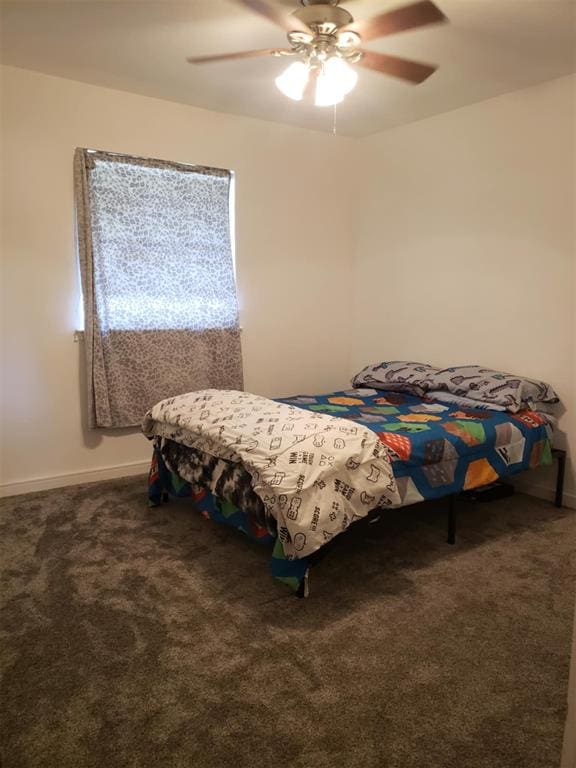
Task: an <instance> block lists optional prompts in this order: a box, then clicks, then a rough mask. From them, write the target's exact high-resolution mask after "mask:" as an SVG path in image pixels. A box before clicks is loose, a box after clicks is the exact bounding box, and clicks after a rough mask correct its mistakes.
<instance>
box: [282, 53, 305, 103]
mask: <svg viewBox="0 0 576 768" xmlns="http://www.w3.org/2000/svg"><path fill="white" fill-rule="evenodd" d="M309 76H310V70H309V68H308V66H307V65H306V64H305V63H304V62H303V61H295V62H294V63H293V64H290V66H289V67H288V68H287V69H285V70H284V72H282V74H281V75H279V77H277V78H276V81H275V82H276V86H277V87H278V89H279V90H280V91H282V93H283V94H284V95H285V96H288V98H289V99H292V100H293V101H302V97H303V96H304V89H305V88H306V86H307V84H308V78H309Z"/></svg>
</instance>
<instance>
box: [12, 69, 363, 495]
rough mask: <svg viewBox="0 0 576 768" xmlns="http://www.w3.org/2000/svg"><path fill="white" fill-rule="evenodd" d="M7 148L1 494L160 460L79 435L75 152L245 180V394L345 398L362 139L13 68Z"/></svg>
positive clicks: (127, 444) (139, 443)
mask: <svg viewBox="0 0 576 768" xmlns="http://www.w3.org/2000/svg"><path fill="white" fill-rule="evenodd" d="M1 139H2V142H1V143H2V154H3V157H2V159H3V172H2V182H3V227H2V272H3V275H2V277H3V279H2V290H3V296H2V341H1V345H2V359H3V363H2V404H1V421H0V434H1V438H0V439H1V441H2V449H3V450H2V457H1V462H0V464H1V470H2V476H1V479H0V483H1V484H3V485H4V488H3V489H2V488H1V487H0V492H1V491H2V490H3V492H4V493H9V492H10V493H14V492H18V491H21V490H24V489H28V488H38V489H40V488H42V487H46V486H47V485H58V484H60V482H59V480H58V479H56V480H53V479H51V480H47V481H45V482H43V481H40V482H37V483H32V485H30V484H29V482H28V481H34V480H37V479H38V478H54V476H60V475H67V476H70V475H72V479H74V475H75V473H79V474H78V475H77V476H76V479H79V480H89V479H98V477H100V476H103V475H102V473H99V472H98V470H100V469H102V468H109V467H119V469H118V470H117V474H126V473H127V472H129V471H142V468H143V466H144V464H143V463H142V462H146V461H147V460H148V458H149V453H150V449H149V444H148V443H147V441H146V440H145V439H144V438H143V437H141V436H140V435H138V434H135V433H131V434H128V433H120V434H118V433H114V434H112V433H101V432H88V431H87V430H86V429H85V428H84V426H83V419H82V414H81V407H80V386H79V369H80V364H81V361H80V352H81V349H80V345H79V344H75V343H74V342H73V332H74V330H75V328H76V327H77V324H78V323H77V319H78V311H77V310H78V303H79V283H78V274H77V267H76V255H75V250H74V239H73V231H74V218H73V196H72V154H73V151H74V148H75V147H76V146H86V147H92V148H97V149H106V150H112V151H116V152H126V153H132V154H137V155H144V156H151V157H160V158H167V159H172V160H180V161H183V162H189V163H200V164H204V165H214V166H219V167H225V168H231V169H233V170H234V171H235V172H236V228H237V251H236V263H237V277H238V290H239V298H240V304H241V323H242V326H243V329H244V333H243V353H244V364H245V385H246V388H247V389H248V390H251V391H254V392H258V393H261V394H264V395H270V396H274V395H287V394H290V393H293V392H298V391H305V390H316V391H321V390H329V389H331V388H337V387H339V386H341V384H342V382H343V381H344V379H345V375H346V373H347V370H348V351H349V346H350V339H349V320H348V317H347V316H346V312H345V311H344V308H345V307H346V297H347V293H348V286H349V283H350V271H349V270H350V255H351V251H352V236H353V232H352V227H351V224H350V215H351V214H350V211H351V207H352V203H353V200H354V195H353V191H352V188H351V186H350V184H349V183H347V184H343V185H342V184H339V183H338V180H339V179H340V178H346V179H347V180H349V179H350V178H351V177H352V174H353V168H352V165H351V163H352V157H351V153H350V152H349V147H350V146H351V144H352V140H349V139H345V138H340V137H332V136H327V135H325V134H321V133H315V132H312V131H305V130H301V129H297V128H292V127H287V126H282V125H277V124H274V123H266V122H262V121H258V120H253V119H248V118H242V117H235V116H231V115H225V114H218V113H212V112H208V111H205V110H200V109H195V108H192V107H188V106H183V105H179V104H175V103H171V102H167V101H161V100H156V99H151V98H146V97H142V96H136V95H132V94H129V93H125V92H119V91H113V90H107V89H104V88H99V87H94V86H90V85H85V84H82V83H78V82H73V81H69V80H64V79H60V78H55V77H48V76H45V75H41V74H37V73H33V72H29V71H25V70H19V69H15V68H10V67H2V136H1ZM348 162H350V168H348V167H347V163H348ZM126 465H129V466H126ZM130 465H133V466H130ZM86 473H87V474H86ZM91 473H92V474H91ZM104 474H110V473H109V472H108V471H107V472H105V473H104ZM68 479H70V478H68ZM20 482H25V485H17V484H18V483H20ZM15 484H16V485H15Z"/></svg>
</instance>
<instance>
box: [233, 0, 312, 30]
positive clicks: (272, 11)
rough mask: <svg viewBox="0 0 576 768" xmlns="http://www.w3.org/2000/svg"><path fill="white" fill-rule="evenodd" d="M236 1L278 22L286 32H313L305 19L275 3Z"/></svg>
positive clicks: (273, 21)
mask: <svg viewBox="0 0 576 768" xmlns="http://www.w3.org/2000/svg"><path fill="white" fill-rule="evenodd" d="M235 2H236V3H239V4H240V5H243V6H244V7H245V8H248V9H249V10H251V11H253V12H254V13H257V14H259V15H260V16H264V17H265V18H266V19H268V20H269V21H271V22H272V23H273V24H276V26H278V27H282V29H285V30H286V32H306V33H307V34H310V33H311V30H310V27H308V26H307V25H306V24H304V22H303V21H300V19H298V18H296V16H293V15H292V14H289V13H285V12H284V11H282V10H281V9H280V8H277V7H275V6H273V5H269V4H268V3H267V2H265V0H235Z"/></svg>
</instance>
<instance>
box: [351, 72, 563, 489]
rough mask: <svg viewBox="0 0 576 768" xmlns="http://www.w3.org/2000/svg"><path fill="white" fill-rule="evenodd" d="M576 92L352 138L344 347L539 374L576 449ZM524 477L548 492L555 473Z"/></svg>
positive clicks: (356, 359) (559, 86) (524, 95)
mask: <svg viewBox="0 0 576 768" xmlns="http://www.w3.org/2000/svg"><path fill="white" fill-rule="evenodd" d="M575 101H576V77H574V76H570V77H564V78H560V79H558V80H554V81H551V82H547V83H544V84H541V85H538V86H535V87H531V88H527V89H525V90H521V91H517V92H514V93H509V94H506V95H504V96H500V97H498V98H495V99H491V100H489V101H485V102H482V103H479V104H475V105H472V106H468V107H465V108H463V109H459V110H456V111H453V112H449V113H445V114H443V115H439V116H436V117H432V118H429V119H426V120H423V121H420V122H417V123H413V124H411V125H406V126H403V127H400V128H397V129H394V130H391V131H388V132H386V133H383V134H378V135H374V136H371V137H368V138H366V139H364V140H362V141H361V142H360V150H359V151H360V154H361V160H360V159H359V163H360V165H361V170H362V174H363V175H362V178H363V182H364V185H365V186H364V195H363V206H362V208H361V215H360V218H359V220H358V238H357V248H356V254H355V264H354V275H355V315H354V331H353V334H352V338H353V344H352V357H351V371H355V370H359V369H360V368H361V367H363V366H364V365H366V364H368V363H369V362H373V361H376V360H382V359H386V358H387V359H400V360H405V359H411V360H423V361H427V362H431V363H433V364H436V365H440V366H445V365H449V364H452V363H454V364H464V363H467V362H468V363H474V362H477V363H481V364H482V365H487V366H492V367H494V368H497V369H503V370H507V371H513V372H516V373H519V374H524V375H526V376H532V377H536V378H542V379H545V380H546V381H549V382H550V383H551V384H553V386H554V387H555V388H556V389H557V391H558V393H559V395H560V396H561V398H562V401H563V404H564V407H565V409H566V413H565V415H564V416H563V417H562V419H561V424H560V434H559V437H558V441H559V443H560V444H562V445H566V444H567V445H569V446H570V449H571V452H572V456H573V457H574V456H575V455H576V365H575V347H576V338H575V329H576V319H575V305H576V299H575V297H576V278H575V260H576V255H575V235H574V226H575V220H576V215H575V214H576V209H575V200H574V194H575V189H574V187H575V178H576V176H575V162H574V156H575V136H576V126H575V121H574V112H575ZM574 463H575V462H574V459H573V460H572V466H571V469H570V472H569V478H568V489H569V492H570V494H571V496H570V497H569V500H571V503H572V504H574V502H575V496H574V489H575V482H574ZM525 477H526V480H524V481H523V482H524V483H525V484H528V485H529V486H530V489H531V490H532V491H534V492H537V493H545V494H546V493H547V494H548V496H549V493H550V491H549V489H550V488H551V487H552V486H553V472H551V471H549V470H547V469H546V470H539V471H538V472H535V473H530V475H526V476H525Z"/></svg>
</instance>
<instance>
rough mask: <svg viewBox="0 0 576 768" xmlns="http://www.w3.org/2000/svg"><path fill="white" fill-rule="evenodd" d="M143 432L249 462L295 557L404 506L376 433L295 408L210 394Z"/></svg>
mask: <svg viewBox="0 0 576 768" xmlns="http://www.w3.org/2000/svg"><path fill="white" fill-rule="evenodd" d="M142 430H143V432H144V434H145V435H146V436H147V437H149V438H153V437H164V438H168V439H169V440H174V441H176V442H179V443H182V444H183V445H188V446H190V447H191V448H196V449H198V450H201V451H204V452H205V453H208V454H210V455H212V456H216V457H219V458H222V459H226V460H227V461H234V462H241V463H242V464H243V466H244V468H245V469H246V470H247V471H248V473H249V474H250V476H251V479H252V488H253V490H254V492H255V493H256V494H257V495H258V496H259V498H260V499H261V500H262V502H263V504H264V506H265V507H266V510H267V511H268V512H269V513H270V514H272V515H273V517H274V518H275V519H276V520H277V523H278V536H279V538H280V541H281V542H282V545H283V547H284V551H285V553H286V556H287V557H291V558H298V557H305V556H306V555H310V554H311V553H312V552H314V551H315V550H317V549H319V548H320V547H321V546H322V545H323V544H325V543H326V542H327V541H328V540H330V539H331V538H333V537H334V536H335V535H336V534H338V533H340V532H341V531H343V530H345V529H346V528H347V527H348V526H349V525H350V524H351V523H352V522H354V521H355V520H358V519H360V518H362V517H365V516H366V515H367V514H368V513H369V512H370V511H371V510H372V509H374V508H375V507H378V506H380V507H382V506H391V505H393V504H398V503H399V502H400V497H399V495H398V490H397V488H396V482H395V480H394V476H393V474H392V468H391V464H390V459H389V456H388V451H387V448H386V447H385V446H384V445H383V444H382V443H381V442H380V440H379V439H378V435H377V434H376V433H375V432H373V431H372V430H370V429H368V428H367V427H364V426H362V425H360V424H352V423H350V422H349V421H347V420H345V419H340V418H337V417H334V416H328V415H326V414H321V413H310V412H308V411H305V410H303V409H302V408H299V407H297V406H295V405H287V404H284V403H278V402H275V401H273V400H268V399H267V398H264V397H259V396H258V395H252V394H250V393H248V392H238V391H234V390H219V389H207V390H202V391H200V392H190V393H188V394H185V395H180V396H178V397H172V398H168V399H167V400H162V401H161V402H160V403H157V404H156V405H155V406H154V408H152V409H151V410H150V411H149V412H148V413H147V414H146V416H145V418H144V423H143V425H142Z"/></svg>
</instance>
